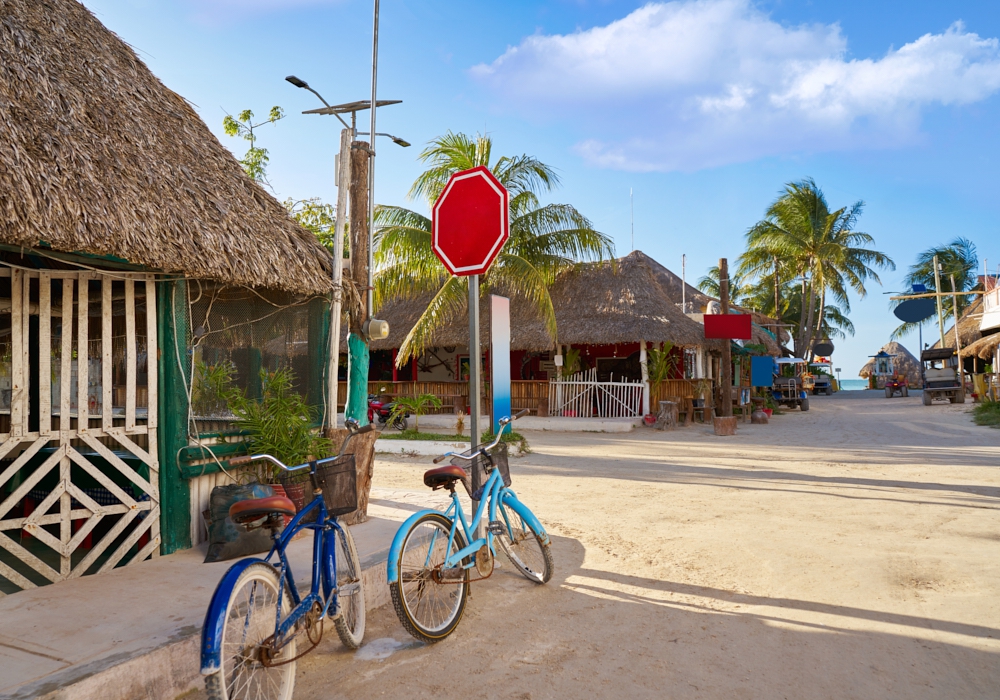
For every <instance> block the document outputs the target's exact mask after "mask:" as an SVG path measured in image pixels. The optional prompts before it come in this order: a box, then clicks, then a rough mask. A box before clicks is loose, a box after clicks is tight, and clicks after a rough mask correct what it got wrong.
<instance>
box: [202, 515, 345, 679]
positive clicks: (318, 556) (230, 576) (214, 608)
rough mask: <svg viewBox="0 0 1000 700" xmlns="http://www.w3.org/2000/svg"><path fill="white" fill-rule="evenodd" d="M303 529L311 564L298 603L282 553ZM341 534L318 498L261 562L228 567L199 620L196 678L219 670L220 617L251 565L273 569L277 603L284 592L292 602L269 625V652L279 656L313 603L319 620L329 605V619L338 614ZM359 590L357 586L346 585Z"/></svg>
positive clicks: (224, 613)
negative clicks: (307, 519)
mask: <svg viewBox="0 0 1000 700" xmlns="http://www.w3.org/2000/svg"><path fill="white" fill-rule="evenodd" d="M314 512H315V513H316V522H312V523H303V522H302V520H303V518H305V517H307V516H308V515H309V514H310V513H314ZM304 529H309V530H312V531H313V561H312V582H311V585H310V588H309V593H308V594H307V595H306V596H305V597H304V598H303V597H300V594H299V590H298V586H296V584H295V577H294V576H293V575H292V569H291V565H290V564H289V562H288V556H287V554H286V552H285V548H286V547H287V546H288V543H289V542H291V540H292V538H293V537H295V535H296V534H298V533H299V532H300V531H301V530H304ZM342 529H343V527H342V526H341V524H340V523H339V522H338V521H337V519H336V518H330V519H328V518H327V510H326V504H325V503H324V501H323V498H322V497H319V498H314V499H313V500H312V501H311V502H310V503H309V504H308V505H307V506H306V507H305V508H303V509H302V510H301V511H299V512H298V513H297V514H296V515H295V517H294V518H292V521H291V522H290V523H289V524H288V526H287V527H285V529H284V530H282V532H281V533H280V534H279V535H278V536H277V537H276V538H275V539H274V544H272V545H271V550H270V551H269V552H268V553H267V556H266V557H264V558H259V557H253V558H248V559H241V560H240V561H238V562H236V563H235V564H233V565H232V566H231V567H230V568H229V569H228V570H227V571H226V573H225V574H224V575H223V577H222V580H221V581H220V582H219V586H218V587H217V588H216V590H215V593H214V594H213V595H212V601H211V602H210V603H209V606H208V612H207V613H206V615H205V626H204V628H203V629H202V647H201V648H202V653H201V673H202V674H203V675H209V674H212V673H215V672H216V671H218V670H219V668H220V665H221V644H222V627H223V623H224V620H225V615H226V606H227V605H228V603H229V599H230V597H231V595H232V591H233V587H234V586H235V585H236V581H237V580H238V579H239V577H240V574H242V573H243V571H244V570H245V569H246V568H247V567H248V566H250V565H252V564H256V563H260V562H263V563H266V564H271V565H272V566H275V568H277V569H278V570H279V588H278V600H279V601H280V600H282V599H283V593H284V590H285V588H286V587H287V589H288V592H289V595H290V596H291V598H292V604H293V607H292V609H291V610H290V611H288V612H287V615H285V617H284V619H282V617H281V614H282V611H281V610H280V609H279V610H278V612H277V614H276V619H275V629H274V640H275V642H274V646H275V649H276V650H280V649H281V648H282V647H283V646H284V645H285V643H287V639H286V637H287V636H288V633H289V632H290V631H291V630H293V629H294V627H295V625H296V624H297V623H298V622H300V621H301V620H302V618H303V617H304V616H305V615H306V614H307V613H308V612H309V611H310V610H312V608H313V605H315V604H316V603H319V604H320V605H322V607H323V612H322V615H321V618H320V619H323V618H325V617H326V616H327V615H328V614H329V613H330V606H331V605H333V606H334V608H333V611H332V614H333V615H334V616H335V615H338V614H340V598H339V593H340V590H339V589H338V587H337V562H336V556H337V554H336V550H337V547H336V538H337V537H338V536H340V535H339V533H340V531H341V530H342ZM275 554H277V555H278V560H279V562H280V566H276V565H275V564H272V563H271V559H272V557H273V556H274V555H275ZM321 584H322V586H323V591H322V596H321V595H320V585H321ZM352 585H355V586H360V585H361V584H360V583H356V584H352Z"/></svg>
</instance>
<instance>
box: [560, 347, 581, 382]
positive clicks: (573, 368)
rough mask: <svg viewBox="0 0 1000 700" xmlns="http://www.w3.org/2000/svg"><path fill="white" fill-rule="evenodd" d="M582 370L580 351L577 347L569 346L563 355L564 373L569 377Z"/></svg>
mask: <svg viewBox="0 0 1000 700" xmlns="http://www.w3.org/2000/svg"><path fill="white" fill-rule="evenodd" d="M579 371H580V351H579V350H578V349H577V348H567V349H566V353H565V354H564V355H563V366H562V374H563V376H564V377H569V376H571V375H574V374H576V373H577V372H579Z"/></svg>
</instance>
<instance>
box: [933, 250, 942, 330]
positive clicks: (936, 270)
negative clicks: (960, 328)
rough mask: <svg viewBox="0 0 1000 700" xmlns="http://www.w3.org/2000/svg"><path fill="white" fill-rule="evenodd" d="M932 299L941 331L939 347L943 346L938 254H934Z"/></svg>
mask: <svg viewBox="0 0 1000 700" xmlns="http://www.w3.org/2000/svg"><path fill="white" fill-rule="evenodd" d="M934 294H936V295H937V296H935V297H934V300H935V301H936V302H937V314H938V330H940V331H941V347H944V312H943V311H942V309H941V267H940V266H939V265H938V256H936V255H935V256H934Z"/></svg>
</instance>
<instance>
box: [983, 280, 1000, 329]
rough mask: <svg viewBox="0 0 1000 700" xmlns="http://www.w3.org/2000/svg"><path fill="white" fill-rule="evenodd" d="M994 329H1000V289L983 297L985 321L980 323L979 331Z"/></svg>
mask: <svg viewBox="0 0 1000 700" xmlns="http://www.w3.org/2000/svg"><path fill="white" fill-rule="evenodd" d="M993 328H1000V287H997V288H995V289H993V290H992V291H990V292H987V293H986V294H985V295H984V296H983V320H982V321H980V323H979V330H983V331H985V330H991V329H993Z"/></svg>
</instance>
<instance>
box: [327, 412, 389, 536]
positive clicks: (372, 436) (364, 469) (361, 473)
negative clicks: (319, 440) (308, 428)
mask: <svg viewBox="0 0 1000 700" xmlns="http://www.w3.org/2000/svg"><path fill="white" fill-rule="evenodd" d="M379 434H380V433H379V431H377V430H373V431H371V432H370V433H362V434H361V435H356V436H354V437H353V438H351V442H350V444H349V445H348V446H347V454H352V455H354V466H355V468H357V470H358V509H357V510H356V511H354V512H353V513H348V514H347V515H342V516H340V522H341V523H343V524H344V525H358V524H360V523H363V522H365V521H366V520H368V499H369V498H370V497H371V491H372V477H373V476H374V474H375V441H376V440H377V439H378V436H379ZM326 437H328V438H330V439H331V440H333V445H334V448H335V449H337V450H339V449H340V445H341V444H343V442H344V439H345V438H346V437H347V429H346V428H334V429H333V430H327V431H326Z"/></svg>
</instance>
